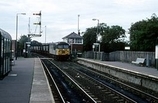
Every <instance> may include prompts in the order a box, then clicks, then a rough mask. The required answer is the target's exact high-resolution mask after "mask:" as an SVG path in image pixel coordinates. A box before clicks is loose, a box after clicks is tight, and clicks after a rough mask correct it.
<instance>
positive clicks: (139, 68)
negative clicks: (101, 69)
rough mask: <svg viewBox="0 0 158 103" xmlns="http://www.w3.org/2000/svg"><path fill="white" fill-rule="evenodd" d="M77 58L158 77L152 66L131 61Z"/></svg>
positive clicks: (157, 72) (157, 71)
mask: <svg viewBox="0 0 158 103" xmlns="http://www.w3.org/2000/svg"><path fill="white" fill-rule="evenodd" d="M79 59H82V60H86V61H93V62H96V63H98V64H104V65H108V66H113V67H118V68H121V69H123V70H127V71H131V72H136V73H140V74H144V75H148V76H152V77H156V78H158V70H157V69H156V68H154V67H146V66H140V65H135V64H132V63H125V62H119V61H101V60H96V59H86V58H79Z"/></svg>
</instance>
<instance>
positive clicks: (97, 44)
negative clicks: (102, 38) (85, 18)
mask: <svg viewBox="0 0 158 103" xmlns="http://www.w3.org/2000/svg"><path fill="white" fill-rule="evenodd" d="M92 20H93V21H98V23H97V33H96V43H93V45H94V59H95V46H99V50H98V51H99V52H100V44H99V43H97V40H98V36H99V31H98V30H99V19H92ZM96 51H97V50H96Z"/></svg>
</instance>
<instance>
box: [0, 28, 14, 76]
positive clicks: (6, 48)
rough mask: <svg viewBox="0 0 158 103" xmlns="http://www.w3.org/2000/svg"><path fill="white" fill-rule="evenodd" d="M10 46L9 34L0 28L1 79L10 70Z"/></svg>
mask: <svg viewBox="0 0 158 103" xmlns="http://www.w3.org/2000/svg"><path fill="white" fill-rule="evenodd" d="M11 46H12V38H11V35H10V34H9V33H8V32H6V31H4V30H2V29H0V49H1V50H0V54H1V58H0V79H3V78H4V77H5V76H6V75H7V74H8V73H9V72H10V71H11V70H12V67H11V64H12V55H11Z"/></svg>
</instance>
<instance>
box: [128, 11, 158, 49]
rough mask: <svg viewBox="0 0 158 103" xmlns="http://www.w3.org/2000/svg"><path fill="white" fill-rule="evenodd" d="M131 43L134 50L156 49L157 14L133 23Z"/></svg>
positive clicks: (157, 32)
mask: <svg viewBox="0 0 158 103" xmlns="http://www.w3.org/2000/svg"><path fill="white" fill-rule="evenodd" d="M129 32H130V45H131V49H132V50H139V51H154V49H155V45H156V39H157V37H158V36H157V34H158V18H157V16H156V15H155V14H153V15H152V16H151V18H150V19H147V20H142V21H138V22H136V23H134V24H132V25H131V27H130V29H129Z"/></svg>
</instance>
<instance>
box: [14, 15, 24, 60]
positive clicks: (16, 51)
mask: <svg viewBox="0 0 158 103" xmlns="http://www.w3.org/2000/svg"><path fill="white" fill-rule="evenodd" d="M18 15H26V13H17V14H16V49H15V53H16V54H15V55H16V60H17V55H18V50H17V49H18V48H17V38H18Z"/></svg>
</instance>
